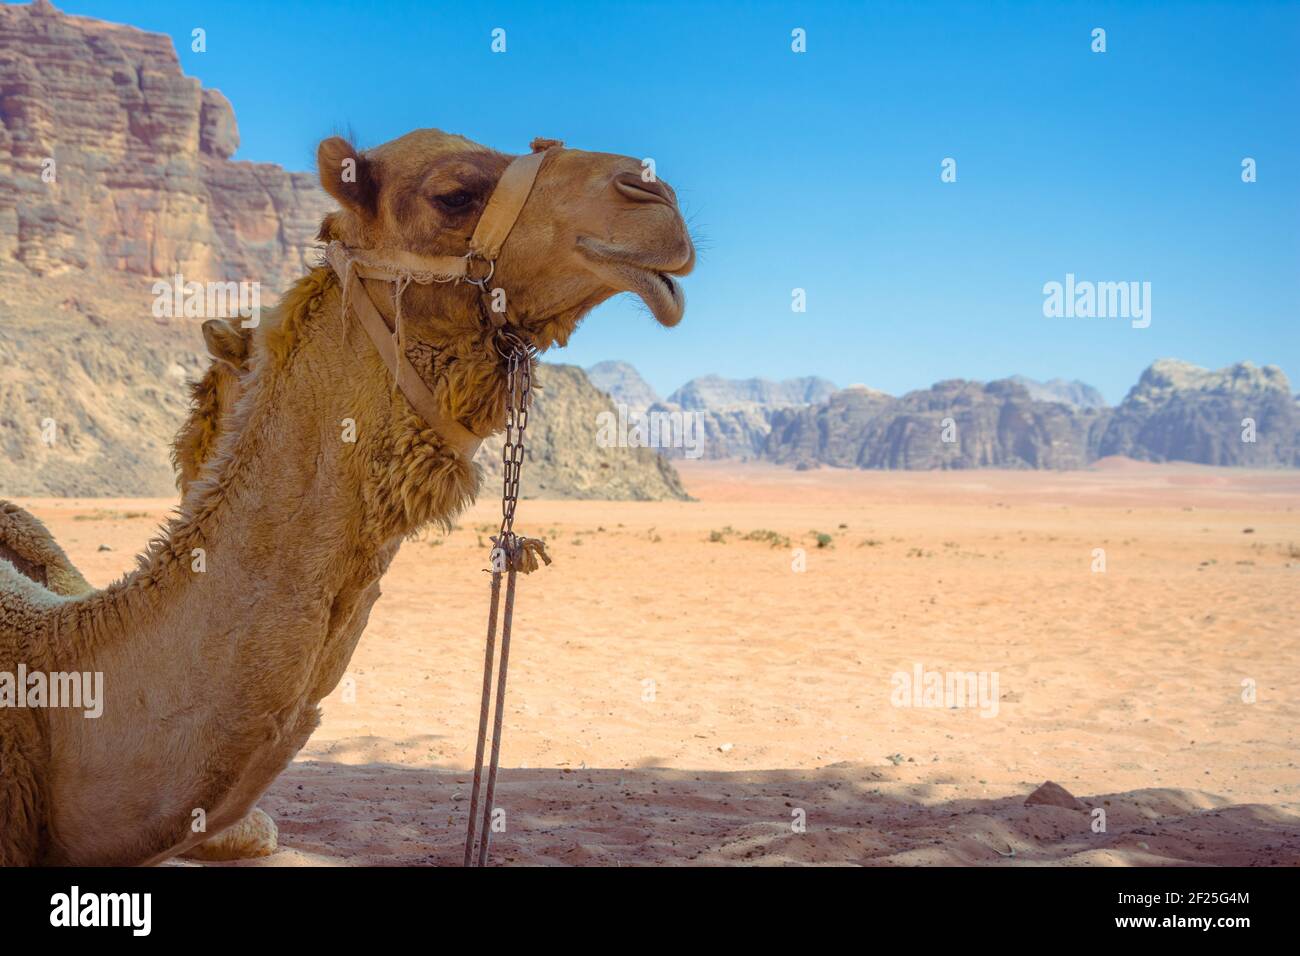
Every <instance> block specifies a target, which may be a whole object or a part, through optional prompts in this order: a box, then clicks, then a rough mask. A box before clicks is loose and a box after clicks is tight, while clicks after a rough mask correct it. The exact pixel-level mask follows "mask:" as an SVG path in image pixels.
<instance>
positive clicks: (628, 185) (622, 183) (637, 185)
mask: <svg viewBox="0 0 1300 956" xmlns="http://www.w3.org/2000/svg"><path fill="white" fill-rule="evenodd" d="M614 188H615V189H616V190H618V192H619V193H620V194H621V195H623V196H625V197H627V198H628V199H631V200H632V201H633V202H661V203H663V204H664V205H666V206H676V205H677V197H676V196H675V195H673V191H672V188H671V187H669V185H668V184H667V183H661V182H660V181H659V180H657V179H651V180H649V181H647V180H645V179H642V178H641V174H640V173H619V174H618V175H617V176H615V177H614Z"/></svg>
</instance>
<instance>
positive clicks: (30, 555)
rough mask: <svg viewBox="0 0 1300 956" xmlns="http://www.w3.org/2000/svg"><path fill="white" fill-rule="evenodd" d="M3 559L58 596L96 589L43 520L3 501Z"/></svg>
mask: <svg viewBox="0 0 1300 956" xmlns="http://www.w3.org/2000/svg"><path fill="white" fill-rule="evenodd" d="M0 559H3V560H5V561H8V562H9V563H10V564H12V565H13V566H14V568H15V569H16V570H17V571H18V573H19V574H21V575H22V576H23V577H25V578H29V579H30V580H32V581H35V582H36V583H37V584H39V585H41V586H42V587H44V588H48V589H49V590H51V591H53V592H54V593H55V594H59V595H63V596H65V597H71V596H73V595H77V594H85V593H86V592H88V591H91V590H93V589H92V588H91V586H90V584H88V583H87V581H86V579H85V578H84V577H82V575H81V572H80V571H78V570H77V568H76V566H75V565H74V564H73V563H72V562H71V561H70V560H68V556H67V555H66V554H64V553H63V549H62V548H60V547H59V545H58V542H57V541H55V540H54V536H53V535H52V534H50V532H49V529H48V528H46V527H45V525H44V524H42V523H41V521H40V519H39V518H37V517H36V516H35V515H34V514H32V513H31V512H30V511H27V510H26V509H25V508H20V507H19V506H18V505H16V504H14V503H13V502H12V501H5V500H4V499H0Z"/></svg>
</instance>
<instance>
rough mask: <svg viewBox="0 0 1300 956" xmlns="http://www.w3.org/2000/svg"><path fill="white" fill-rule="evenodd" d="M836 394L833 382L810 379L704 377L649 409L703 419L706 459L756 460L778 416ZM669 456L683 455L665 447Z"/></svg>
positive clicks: (703, 449)
mask: <svg viewBox="0 0 1300 956" xmlns="http://www.w3.org/2000/svg"><path fill="white" fill-rule="evenodd" d="M834 392H835V385H834V384H833V383H831V382H828V381H827V380H826V379H824V378H818V377H816V376H811V375H810V376H806V377H803V378H789V379H785V380H784V381H780V382H774V381H771V380H770V379H765V378H747V379H728V378H722V377H721V376H718V375H704V376H701V377H700V378H694V379H691V380H690V381H689V382H687V383H686V384H685V385H683V386H682V387H681V388H679V389H677V390H676V391H675V392H673V393H672V394H671V395H669V396H668V399H667V401H663V402H657V403H656V404H654V405H653V406H651V409H650V411H651V413H652V414H653V413H656V412H658V413H662V414H668V415H681V414H683V413H685V414H688V415H690V416H692V418H693V419H696V420H698V422H699V426H700V431H701V432H702V446H703V447H702V452H703V454H702V457H704V458H752V457H757V456H758V455H760V454H762V451H763V447H764V445H765V444H766V442H767V436H768V432H770V431H771V428H772V416H773V415H774V414H776V412H778V411H780V410H782V409H788V408H792V407H802V406H806V405H808V404H809V403H811V402H819V401H824V400H825V399H826V398H827V397H829V396H830V395H832V394H834ZM664 453H665V454H667V455H669V456H670V457H681V456H682V455H683V454H684V452H683V451H682V450H681V449H676V448H669V449H664Z"/></svg>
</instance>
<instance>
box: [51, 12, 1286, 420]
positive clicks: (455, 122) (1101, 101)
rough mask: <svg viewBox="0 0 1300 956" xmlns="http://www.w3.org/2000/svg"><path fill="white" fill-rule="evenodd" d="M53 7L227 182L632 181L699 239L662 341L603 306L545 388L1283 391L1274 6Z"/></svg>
mask: <svg viewBox="0 0 1300 956" xmlns="http://www.w3.org/2000/svg"><path fill="white" fill-rule="evenodd" d="M60 6H61V8H62V9H65V10H67V11H68V12H71V13H83V14H88V15H92V16H97V17H103V18H105V19H110V20H116V21H121V22H126V23H131V24H133V25H136V26H139V27H142V28H145V29H149V30H154V31H159V32H165V33H168V34H170V35H171V36H172V37H173V38H174V39H175V40H176V44H177V48H178V51H179V53H180V58H181V62H182V65H183V66H184V68H185V70H186V72H188V73H190V74H192V75H194V76H197V77H199V78H200V79H201V80H202V81H203V83H204V85H205V86H211V87H216V88H218V89H220V90H221V91H222V92H224V93H225V94H226V95H227V96H228V97H229V98H230V100H231V101H232V103H233V104H234V106H235V112H236V116H237V117H238V121H239V127H240V135H241V138H242V143H241V146H240V150H239V153H238V154H237V156H236V158H238V159H250V160H258V161H269V162H276V163H280V164H283V165H285V166H287V167H289V168H292V169H309V168H311V167H312V165H313V156H314V150H315V145H316V143H317V142H318V141H319V140H320V139H321V138H322V137H324V136H327V135H330V134H331V133H333V132H335V131H338V130H341V129H347V128H350V129H352V130H354V131H355V133H356V135H357V137H358V140H359V142H360V143H361V144H362V145H374V144H377V143H380V142H383V141H385V140H387V139H390V138H392V137H394V136H397V135H400V134H402V133H404V132H406V131H407V130H409V129H412V128H415V127H420V126H438V127H441V128H444V129H448V130H453V131H456V132H460V133H464V134H466V135H468V136H469V137H471V138H473V139H475V140H478V141H480V142H483V143H486V144H488V145H491V146H494V147H497V148H499V149H503V150H506V151H510V152H520V151H523V150H525V149H526V148H527V143H528V140H529V139H530V138H532V137H533V136H538V135H542V136H549V137H555V138H560V139H564V140H566V141H567V142H568V143H569V145H572V146H579V147H586V148H591V149H600V150H607V151H611V152H621V153H627V154H630V155H634V156H638V157H643V156H651V157H654V159H655V161H656V164H657V168H658V171H659V174H660V175H661V176H662V177H663V178H665V179H666V180H668V181H669V182H670V183H672V184H673V186H674V187H675V188H676V189H677V191H678V194H679V196H680V197H681V200H682V203H683V206H684V208H685V211H686V213H687V216H688V218H689V219H690V221H691V222H692V225H693V228H694V230H695V232H696V233H697V235H698V238H699V240H700V247H701V255H700V260H699V265H698V268H697V271H696V273H695V275H693V276H691V277H690V278H688V279H687V280H686V282H685V285H686V291H687V296H688V301H689V307H688V310H687V316H686V320H685V321H684V322H683V324H682V325H681V326H679V327H678V328H677V329H673V330H663V329H660V328H658V327H657V326H656V325H655V324H654V323H653V322H652V320H651V319H650V318H649V316H648V315H647V314H645V313H644V310H643V309H642V307H641V306H640V305H639V303H637V302H636V301H635V300H632V299H630V297H627V296H621V297H619V298H618V299H616V300H614V301H612V302H610V303H607V304H606V305H604V306H602V307H601V308H600V309H598V310H597V311H596V312H595V313H593V314H592V316H591V317H590V318H589V319H588V320H587V322H586V324H585V326H584V327H583V329H582V330H581V332H580V333H579V334H578V335H577V336H575V337H574V342H573V344H572V345H571V346H570V347H569V348H568V349H566V350H564V351H562V352H556V353H552V354H551V355H550V356H549V358H550V359H551V360H553V361H570V362H574V363H577V364H581V365H588V364H591V363H592V362H595V361H598V360H600V359H604V358H622V359H626V360H628V361H631V362H633V363H634V364H635V365H636V366H637V367H638V368H639V369H640V370H641V372H642V374H644V375H645V376H646V378H647V379H648V380H649V381H650V382H651V384H652V385H654V386H655V387H656V388H657V389H658V390H660V391H661V392H662V393H667V392H668V391H671V390H672V389H673V388H675V387H676V386H677V385H679V384H681V383H682V382H684V381H685V380H687V379H689V378H691V377H693V376H696V375H701V374H706V373H710V372H715V373H719V374H722V375H727V376H736V377H743V376H750V375H763V376H767V377H772V378H781V377H786V376H791V375H805V374H818V375H824V376H826V377H828V378H831V379H832V380H834V381H835V382H837V383H838V384H840V385H846V384H849V383H853V382H863V383H866V384H868V385H871V386H873V387H876V388H881V389H883V390H885V391H888V392H893V393H901V392H904V391H907V390H909V389H913V388H920V387H925V386H927V385H929V384H930V383H932V382H934V381H936V380H939V379H943V378H956V377H962V378H974V379H983V380H987V379H992V378H998V377H1002V376H1005V375H1010V374H1013V373H1017V372H1019V373H1023V374H1026V375H1029V376H1031V377H1035V378H1050V377H1054V376H1064V377H1067V378H1081V379H1083V380H1084V381H1087V382H1090V383H1092V384H1094V385H1096V386H1097V387H1099V388H1100V389H1101V390H1102V392H1103V393H1104V394H1105V395H1106V397H1107V398H1108V399H1109V400H1111V401H1112V402H1113V401H1117V400H1118V399H1120V398H1121V397H1122V396H1123V394H1124V392H1125V391H1126V390H1127V388H1128V387H1129V386H1130V385H1131V384H1132V383H1133V382H1134V381H1135V380H1136V379H1137V376H1138V374H1139V373H1140V372H1141V370H1142V369H1143V368H1144V367H1146V366H1147V365H1148V364H1150V362H1151V361H1153V360H1154V359H1156V358H1158V357H1162V356H1175V357H1178V358H1183V359H1187V360H1189V361H1192V362H1196V363H1198V364H1201V365H1208V366H1212V367H1219V366H1222V365H1226V364H1228V363H1231V362H1235V361H1238V360H1241V359H1249V360H1252V361H1254V362H1256V363H1259V364H1264V363H1272V364H1277V365H1280V366H1281V367H1282V368H1283V370H1285V371H1286V372H1287V373H1288V374H1290V375H1291V376H1292V377H1293V387H1294V388H1295V389H1298V390H1300V381H1297V379H1300V332H1297V317H1298V316H1297V312H1298V307H1297V302H1298V301H1300V268H1297V266H1298V265H1300V178H1298V177H1297V173H1298V172H1300V122H1298V120H1300V55H1298V54H1300V5H1297V4H1295V3H1289V4H1282V3H1258V4H1250V3H1231V4H1209V3H1180V4H1170V3H1123V4H1096V3H1093V4H1084V3H1060V4H1031V3H990V4H974V3H954V4H940V3H923V2H913V3H907V2H902V3H869V4H868V3H845V4H840V3H797V2H784V3H746V4H743V5H742V4H739V3H736V4H732V3H727V4H723V3H711V2H707V0H697V2H688V3H671V2H669V3H665V2H656V3H601V4H597V3H576V2H564V0H547V2H536V3H491V4H479V3H460V4H451V3H429V2H425V3H399V2H391V3H363V2H356V0H354V2H347V3H338V2H332V0H317V2H312V3H299V2H277V3H267V2H242V0H226V2H223V3H189V2H177V0H171V2H167V3H162V2H150V3H135V2H80V0H64V2H63V3H61V4H60ZM196 26H197V27H203V28H204V29H205V30H206V31H207V52H205V53H193V52H191V50H190V31H191V30H192V29H193V28H194V27H196ZM495 27H501V28H504V29H505V30H506V31H507V33H506V39H507V52H506V53H505V54H493V53H492V52H491V50H490V47H489V44H490V39H491V37H490V34H491V31H492V29H493V28H495ZM795 27H802V28H804V29H805V30H806V31H807V47H808V50H807V52H806V53H803V54H795V53H793V52H792V51H791V49H790V44H791V38H790V31H791V30H792V29H793V28H795ZM1095 27H1102V28H1104V29H1105V30H1106V43H1107V51H1106V52H1105V53H1093V52H1092V51H1091V49H1090V44H1091V36H1090V34H1091V31H1092V30H1093V28H1095ZM1248 156H1249V157H1253V158H1254V159H1255V160H1256V161H1257V164H1258V182H1255V183H1252V184H1245V183H1243V182H1242V181H1241V161H1242V159H1243V157H1248ZM946 157H951V158H953V159H955V160H956V162H957V181H956V182H955V183H942V182H941V181H940V164H941V162H942V160H943V159H944V158H946ZM1067 272H1070V273H1074V274H1075V275H1077V276H1078V277H1079V278H1080V279H1091V280H1096V281H1128V280H1135V281H1148V282H1150V283H1151V284H1152V303H1151V306H1152V321H1151V325H1150V327H1149V328H1146V329H1134V328H1131V327H1130V323H1129V322H1128V321H1125V320H1122V319H1048V318H1044V316H1043V310H1042V303H1043V294H1042V287H1043V284H1044V283H1045V282H1049V281H1052V280H1056V281H1063V280H1064V278H1065V275H1066V273H1067ZM796 287H798V288H803V289H806V290H807V312H806V313H802V314H797V313H794V312H792V311H791V290H792V289H794V288H796Z"/></svg>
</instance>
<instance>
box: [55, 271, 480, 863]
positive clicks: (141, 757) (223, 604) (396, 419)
mask: <svg viewBox="0 0 1300 956" xmlns="http://www.w3.org/2000/svg"><path fill="white" fill-rule="evenodd" d="M313 302H314V303H315V306H316V309H317V313H316V314H296V315H289V316H284V317H281V319H280V322H281V326H280V327H278V328H268V329H266V330H263V331H262V332H260V333H259V335H260V339H259V343H258V348H257V351H256V353H255V356H254V361H253V368H252V371H251V372H250V379H249V381H248V382H247V393H246V395H245V396H244V398H243V399H241V401H240V403H239V404H238V406H237V407H236V409H235V410H234V411H233V412H231V413H229V418H228V420H226V421H224V422H223V431H225V432H226V433H227V434H226V435H225V437H224V438H223V439H222V442H221V445H220V447H219V448H218V451H217V454H216V457H215V459H214V461H213V463H212V464H211V465H210V466H209V469H210V470H209V472H208V473H206V474H205V475H204V476H203V477H201V478H200V479H199V481H198V482H197V483H196V484H195V486H194V487H193V488H191V490H190V492H189V494H188V495H187V498H186V501H185V502H184V505H183V512H184V514H183V516H182V517H181V518H180V519H178V520H176V521H175V522H173V524H172V526H171V527H170V528H169V529H168V533H167V535H166V537H165V538H164V539H162V540H160V541H159V542H156V543H155V545H154V546H153V548H152V549H151V551H150V553H149V554H148V555H147V556H146V557H145V558H144V559H143V561H144V563H143V567H142V568H141V569H140V570H139V571H137V572H136V573H135V574H133V575H131V576H130V577H128V578H127V579H125V580H124V581H123V582H121V583H120V584H118V585H115V586H114V587H112V588H109V589H108V590H107V591H105V592H103V593H101V594H99V595H96V596H94V597H92V598H89V599H87V600H85V601H83V602H72V603H70V604H69V605H66V606H65V607H64V608H62V609H60V610H59V611H58V612H57V613H58V615H59V616H58V618H57V620H56V622H55V624H54V627H56V628H57V630H58V631H59V632H61V633H66V634H71V635H74V636H73V637H72V638H71V641H75V642H76V643H71V642H70V643H69V644H68V645H67V646H65V647H63V648H61V651H60V653H59V654H58V655H57V656H58V657H59V658H60V660H59V661H58V663H59V665H60V669H65V670H76V671H92V672H96V673H102V674H103V675H104V676H103V686H104V694H103V696H104V709H103V715H102V716H101V717H99V718H98V719H96V720H86V719H84V718H81V717H76V718H73V717H71V716H69V715H68V713H56V712H51V714H50V716H49V732H50V734H51V737H52V738H54V737H58V738H60V739H61V740H62V742H63V743H62V745H61V746H58V747H52V748H51V752H52V758H51V764H52V773H51V777H50V779H51V786H52V792H51V794H50V795H49V799H50V803H51V808H52V812H51V827H50V834H51V841H52V847H51V850H50V854H49V856H50V859H51V861H55V862H68V863H98V862H105V861H109V860H115V861H118V862H121V861H123V860H134V861H137V862H148V861H151V860H154V859H160V858H163V857H165V856H167V855H170V854H171V853H173V852H176V851H177V850H178V849H184V845H186V844H187V843H190V844H192V843H196V842H199V840H201V839H202V838H203V837H204V836H205V835H206V834H205V832H195V831H194V830H193V825H194V821H195V820H196V819H197V817H196V812H201V814H202V816H203V818H204V820H205V821H206V826H207V828H208V830H209V831H210V830H211V829H212V828H213V827H218V826H222V825H225V824H226V823H231V822H234V821H235V820H238V819H239V818H240V817H242V816H243V815H244V814H245V813H246V812H247V811H248V810H249V809H250V808H251V807H252V805H253V803H254V801H255V800H256V799H257V797H258V796H259V795H260V794H261V793H262V791H263V790H264V789H265V788H266V786H267V785H269V784H270V782H271V781H272V780H274V778H275V776H276V775H278V774H279V773H280V771H281V770H283V768H284V767H285V765H287V763H288V762H289V760H291V759H292V757H293V754H294V753H296V752H297V751H298V749H300V748H301V747H302V745H303V744H304V743H305V742H306V740H307V738H308V737H309V736H310V734H311V731H312V730H313V729H314V728H315V726H316V723H317V721H318V711H317V707H316V705H317V703H318V701H320V699H321V698H323V697H324V696H325V695H326V694H328V693H329V692H330V690H331V689H333V687H334V686H335V685H336V684H337V682H338V681H339V680H340V679H341V678H342V676H343V673H344V671H345V669H346V666H347V662H348V660H349V659H350V657H351V655H352V651H353V650H354V648H355V644H356V641H357V639H358V638H359V637H360V632H361V628H362V627H363V626H364V620H361V621H360V623H359V624H358V621H357V616H358V614H361V615H362V617H363V618H364V615H365V614H366V613H368V609H369V603H370V602H373V600H374V597H375V596H377V584H378V580H379V578H380V576H381V575H382V574H383V573H384V571H385V570H386V569H387V566H388V563H389V561H390V560H391V558H392V556H393V554H394V553H395V551H396V547H397V542H398V541H400V539H401V536H402V535H403V534H406V533H408V532H410V531H412V530H414V528H415V527H418V526H419V525H421V524H423V523H425V522H426V521H429V520H439V519H440V520H444V521H448V520H450V518H451V517H452V516H453V515H454V514H455V513H456V511H457V510H458V509H459V508H460V507H462V506H463V504H464V503H465V502H466V501H467V500H468V499H469V497H470V496H471V495H472V492H473V490H474V483H475V476H474V472H473V469H472V466H470V465H469V464H468V463H466V462H463V461H461V460H459V459H458V458H457V457H456V456H455V455H454V454H452V453H450V452H448V451H446V450H445V449H443V448H441V446H439V445H437V444H434V445H430V444H426V443H425V442H424V441H423V439H422V438H421V433H420V430H419V428H418V422H414V421H413V420H412V417H411V413H410V411H409V409H407V408H406V407H405V406H404V405H403V404H402V403H401V399H400V396H395V395H394V394H393V392H392V389H391V386H390V384H389V383H388V382H387V380H386V370H385V369H384V368H383V365H382V363H381V362H380V361H379V359H378V357H377V356H376V355H375V354H374V353H373V350H370V349H365V348H361V347H359V346H360V343H361V342H362V339H361V337H360V336H359V333H357V332H356V331H355V330H353V331H352V332H351V333H349V332H348V330H346V328H345V327H344V326H343V325H342V323H341V322H340V321H339V317H338V314H337V311H336V310H337V302H338V297H337V294H333V295H329V294H324V295H321V296H317V297H315V298H314V299H313ZM331 306H332V307H333V311H331ZM289 323H296V326H290V324H289ZM70 742H71V743H70ZM124 768H130V772H129V773H128V772H124ZM92 780H93V781H96V784H95V786H88V785H87V782H88V781H92ZM142 793H147V794H149V795H150V796H149V799H147V800H141V798H140V794H142ZM142 834H143V835H146V836H141V835H142ZM128 835H129V836H128ZM123 840H136V841H139V842H138V844H132V845H123V843H122V842H121V841H123ZM65 847H76V848H77V851H76V853H75V855H74V854H72V853H71V852H68V853H63V852H62V848H65Z"/></svg>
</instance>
